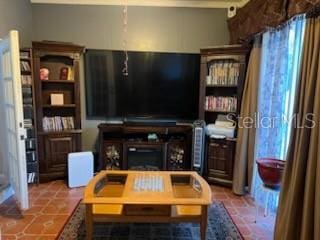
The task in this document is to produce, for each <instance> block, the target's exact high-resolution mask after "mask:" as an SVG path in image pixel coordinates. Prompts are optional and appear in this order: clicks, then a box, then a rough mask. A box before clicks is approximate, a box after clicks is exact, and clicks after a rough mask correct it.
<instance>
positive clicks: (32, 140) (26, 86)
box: [20, 48, 39, 183]
mask: <svg viewBox="0 0 320 240" xmlns="http://www.w3.org/2000/svg"><path fill="white" fill-rule="evenodd" d="M20 68H21V86H22V100H23V112H24V127H25V130H26V139H25V143H26V144H25V145H26V161H27V181H28V183H39V161H38V151H37V127H36V106H35V102H36V101H35V86H34V75H33V65H32V51H31V49H30V48H23V49H20Z"/></svg>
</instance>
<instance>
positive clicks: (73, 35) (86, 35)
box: [32, 4, 229, 150]
mask: <svg viewBox="0 0 320 240" xmlns="http://www.w3.org/2000/svg"><path fill="white" fill-rule="evenodd" d="M32 10H33V39H34V40H56V41H67V42H74V43H77V44H81V45H84V46H86V48H95V49H122V39H123V35H122V13H123V12H122V7H119V6H69V5H42V4H34V5H33V6H32ZM226 19H227V10H225V9H192V8H163V7H157V8H156V7H129V9H128V34H127V36H128V38H127V39H128V49H129V50H145V51H167V52H199V49H200V47H204V46H208V45H221V44H227V43H228V42H229V32H228V29H227V22H226ZM81 76H82V77H81V101H82V116H83V117H82V126H83V130H84V133H83V149H84V150H91V149H93V145H94V143H95V140H96V137H97V125H98V123H100V122H101V121H92V120H86V115H85V93H84V77H83V76H84V74H83V68H82V73H81Z"/></svg>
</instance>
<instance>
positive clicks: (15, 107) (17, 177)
mask: <svg viewBox="0 0 320 240" xmlns="http://www.w3.org/2000/svg"><path fill="white" fill-rule="evenodd" d="M0 87H1V90H0V91H1V92H0V94H1V99H0V104H1V105H0V106H1V108H3V110H4V111H3V112H4V113H5V116H1V117H0V118H1V120H4V121H5V124H4V125H5V129H4V131H2V132H3V133H4V134H5V135H6V136H5V139H6V141H5V143H1V144H6V145H5V150H6V152H5V153H4V155H5V156H6V158H7V161H9V178H10V180H9V181H10V185H11V187H12V188H13V190H14V194H15V196H16V199H17V200H18V201H19V203H20V207H21V208H22V209H27V208H28V207H29V201H28V183H27V170H26V151H25V141H24V138H25V130H24V124H23V106H22V93H21V75H20V52H19V36H18V32H17V31H10V33H9V36H7V37H5V38H3V39H2V40H1V41H0Z"/></svg>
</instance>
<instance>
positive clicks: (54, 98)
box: [50, 93, 64, 105]
mask: <svg viewBox="0 0 320 240" xmlns="http://www.w3.org/2000/svg"><path fill="white" fill-rule="evenodd" d="M50 102H51V105H63V104H64V98H63V93H51V94H50Z"/></svg>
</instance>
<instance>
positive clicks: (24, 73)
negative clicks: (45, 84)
mask: <svg viewBox="0 0 320 240" xmlns="http://www.w3.org/2000/svg"><path fill="white" fill-rule="evenodd" d="M21 74H22V75H31V71H21Z"/></svg>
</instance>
